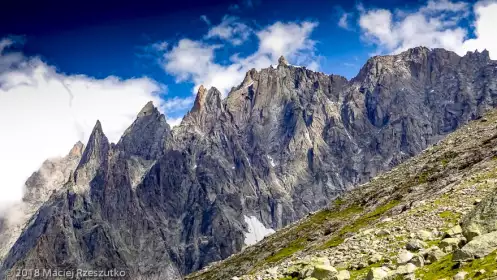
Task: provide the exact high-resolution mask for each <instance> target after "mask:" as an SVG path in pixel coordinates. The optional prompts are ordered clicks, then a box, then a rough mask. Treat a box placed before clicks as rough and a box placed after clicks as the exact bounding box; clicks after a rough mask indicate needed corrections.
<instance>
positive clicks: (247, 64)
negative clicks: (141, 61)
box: [163, 22, 318, 95]
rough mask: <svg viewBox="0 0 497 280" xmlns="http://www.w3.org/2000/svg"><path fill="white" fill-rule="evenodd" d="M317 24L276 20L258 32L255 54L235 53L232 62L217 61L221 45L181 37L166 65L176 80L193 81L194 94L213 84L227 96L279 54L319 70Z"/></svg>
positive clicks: (171, 51) (165, 59)
mask: <svg viewBox="0 0 497 280" xmlns="http://www.w3.org/2000/svg"><path fill="white" fill-rule="evenodd" d="M316 26H317V23H315V22H302V23H282V22H276V23H274V24H273V25H270V26H268V27H266V28H264V29H262V30H260V31H258V32H256V36H257V38H258V39H259V47H258V49H257V50H256V51H255V52H254V53H253V54H251V55H249V56H246V57H243V58H241V57H239V56H238V55H233V56H232V57H231V61H230V64H229V65H221V64H218V63H216V62H215V50H216V49H218V48H220V47H221V46H219V45H209V44H207V43H205V42H202V41H193V40H191V39H182V40H180V41H179V42H178V43H177V44H176V45H175V46H174V47H173V48H172V49H171V50H170V51H168V52H166V53H165V54H164V56H163V58H164V61H163V67H164V69H165V70H166V71H167V72H168V73H170V74H172V75H174V76H175V77H176V79H177V81H185V80H191V81H193V83H194V84H195V86H194V93H196V91H197V89H198V87H199V86H200V85H204V86H206V87H211V86H214V87H216V88H217V89H219V90H220V91H221V92H222V93H223V94H224V95H226V94H227V93H228V92H229V90H230V89H231V87H233V86H236V85H238V84H239V83H240V82H242V80H243V78H244V77H245V73H246V72H247V71H249V70H250V69H252V68H256V69H261V68H265V67H268V66H269V65H270V64H272V63H277V61H278V58H279V56H280V55H284V56H285V57H286V58H287V59H288V60H289V61H290V62H293V63H294V64H299V65H304V66H308V67H312V69H318V64H317V61H316V56H315V54H314V45H315V41H313V40H311V39H309V37H310V35H311V33H312V31H313V29H314V28H315V27H316Z"/></svg>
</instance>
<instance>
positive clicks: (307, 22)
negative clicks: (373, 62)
mask: <svg viewBox="0 0 497 280" xmlns="http://www.w3.org/2000/svg"><path fill="white" fill-rule="evenodd" d="M495 15H497V0H480V1H464V0H461V1H458V0H419V1H418V0H416V1H400V0H363V1H361V0H357V1H331V0H320V1H318V0H307V1H296V0H287V1H282V0H271V1H269V0H235V1H225V0H216V1H193V0H183V1H165V0H141V1H129V2H128V1H122V0H121V1H117V0H98V1H97V0H86V1H62V0H47V1H34V0H27V1H9V3H8V4H6V3H3V6H2V9H1V10H0V127H1V128H2V135H3V137H1V138H0V154H1V155H2V157H1V158H0V171H1V172H3V171H6V170H8V172H5V173H4V174H0V201H4V200H5V201H18V200H19V199H20V197H21V196H22V185H23V184H24V181H25V180H26V178H27V177H28V176H29V175H30V174H31V173H32V172H33V171H35V170H36V169H37V168H38V167H39V166H40V164H41V163H42V162H43V160H45V159H46V158H49V157H53V156H62V155H65V154H66V153H67V151H69V149H70V148H71V147H72V145H73V144H74V143H75V142H76V141H83V142H86V141H87V138H88V136H89V134H90V133H91V130H92V128H93V125H94V124H95V122H96V120H97V119H99V120H100V121H101V122H102V125H103V128H104V132H105V133H106V135H107V136H108V137H109V139H110V140H111V141H113V142H117V141H118V140H119V137H120V136H121V134H122V132H123V131H124V130H125V129H126V127H127V126H129V125H130V124H131V122H132V121H133V119H134V118H135V116H136V114H137V112H139V111H140V109H141V107H142V106H143V105H145V104H146V103H147V102H148V101H149V100H152V101H153V102H154V104H155V105H156V106H158V107H159V109H160V110H161V111H162V112H163V113H164V114H165V115H166V116H167V118H168V122H169V123H170V124H172V125H177V124H179V123H180V121H181V118H182V116H183V115H184V114H185V113H186V112H187V111H188V110H189V109H190V108H191V105H192V103H193V99H194V92H195V89H196V88H198V87H199V86H200V84H203V85H205V86H208V87H209V86H216V87H217V88H218V89H220V90H221V92H223V94H225V95H226V94H227V93H228V91H229V89H230V88H231V87H232V86H236V85H238V83H239V82H241V80H242V79H243V77H244V74H245V73H246V71H248V70H250V69H251V68H256V69H260V68H265V67H268V66H269V65H271V64H276V63H277V60H278V57H279V56H280V55H282V54H283V55H285V57H286V58H287V60H289V62H290V63H291V64H295V65H302V66H306V67H308V68H309V69H313V70H318V71H321V72H324V73H328V74H339V75H343V76H345V77H347V78H349V79H350V78H352V77H354V76H355V75H356V74H357V73H358V71H359V69H360V67H361V66H362V65H363V64H364V63H365V62H366V60H367V59H368V58H369V57H370V56H371V55H373V54H392V53H399V52H402V51H404V50H406V49H408V48H411V47H416V46H420V45H422V46H426V47H430V48H435V47H443V48H446V49H448V50H452V51H455V52H456V53H458V54H459V55H464V54H465V53H466V52H467V51H474V50H479V51H482V50H483V49H488V50H489V51H490V55H491V58H492V59H497V37H496V36H495V26H497V17H496V16H495ZM0 211H1V209H0Z"/></svg>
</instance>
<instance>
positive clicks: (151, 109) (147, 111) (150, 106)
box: [137, 101, 159, 118]
mask: <svg viewBox="0 0 497 280" xmlns="http://www.w3.org/2000/svg"><path fill="white" fill-rule="evenodd" d="M152 114H155V115H157V114H159V110H157V108H156V107H155V106H154V103H153V102H152V101H149V102H148V103H147V104H145V106H144V107H143V108H142V109H141V111H140V113H138V116H137V117H138V118H141V117H144V116H148V115H152Z"/></svg>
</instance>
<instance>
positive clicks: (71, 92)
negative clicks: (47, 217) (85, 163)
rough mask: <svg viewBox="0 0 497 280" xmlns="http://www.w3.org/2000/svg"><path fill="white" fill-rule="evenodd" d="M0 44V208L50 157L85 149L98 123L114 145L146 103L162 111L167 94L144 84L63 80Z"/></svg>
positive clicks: (50, 69) (68, 77) (18, 193)
mask: <svg viewBox="0 0 497 280" xmlns="http://www.w3.org/2000/svg"><path fill="white" fill-rule="evenodd" d="M14 43H15V41H14V40H12V39H3V40H0V127H1V128H2V137H0V155H1V157H0V204H1V205H4V206H5V205H8V204H9V203H10V202H15V201H18V200H20V199H21V197H22V191H23V186H24V183H25V181H26V179H27V178H28V177H29V176H30V175H31V174H32V172H34V171H35V170H37V169H38V168H39V167H40V165H41V163H42V162H43V161H44V160H45V159H47V158H51V157H57V156H64V155H66V154H67V153H68V152H69V150H70V149H71V147H72V146H73V145H74V144H75V143H76V142H77V141H82V142H83V143H86V141H87V140H88V137H89V134H90V133H91V130H92V128H93V126H94V125H95V122H96V121H97V119H99V120H100V121H101V122H102V126H103V129H104V132H105V133H106V135H107V136H108V137H109V140H110V141H113V142H116V141H118V140H119V137H120V136H121V134H122V133H123V131H124V130H125V129H126V128H127V127H128V126H129V125H130V124H131V123H132V121H133V120H134V118H135V117H136V114H137V113H138V112H139V111H140V109H141V108H142V107H143V106H144V105H145V104H146V103H147V102H148V101H150V100H152V101H153V102H154V103H155V104H156V106H161V107H160V108H161V110H164V107H163V105H164V104H163V101H161V98H160V96H159V94H160V93H161V92H163V91H164V90H165V88H164V87H163V86H161V85H160V84H158V83H156V82H154V81H152V80H150V79H147V78H136V79H128V80H122V79H119V78H117V77H112V76H110V77H108V78H105V79H95V78H92V77H88V76H84V75H65V74H62V73H59V72H57V70H56V69H55V68H54V67H52V66H50V65H48V64H46V63H45V62H43V61H42V60H40V59H39V58H37V57H26V56H24V55H23V54H22V53H19V52H12V51H9V47H12V45H13V44H14Z"/></svg>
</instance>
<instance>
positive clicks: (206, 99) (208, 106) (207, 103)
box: [192, 85, 222, 112]
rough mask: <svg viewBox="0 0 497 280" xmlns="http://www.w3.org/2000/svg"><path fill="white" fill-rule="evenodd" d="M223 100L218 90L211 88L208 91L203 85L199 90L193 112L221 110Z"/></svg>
mask: <svg viewBox="0 0 497 280" xmlns="http://www.w3.org/2000/svg"><path fill="white" fill-rule="evenodd" d="M221 100H222V99H221V92H220V91H219V90H218V89H217V88H215V87H211V88H210V89H209V90H207V88H205V87H204V86H203V85H201V86H200V88H199V89H198V92H197V97H196V98H195V103H194V105H193V108H192V112H198V111H203V110H207V111H212V110H215V109H221V107H222V105H221Z"/></svg>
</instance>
